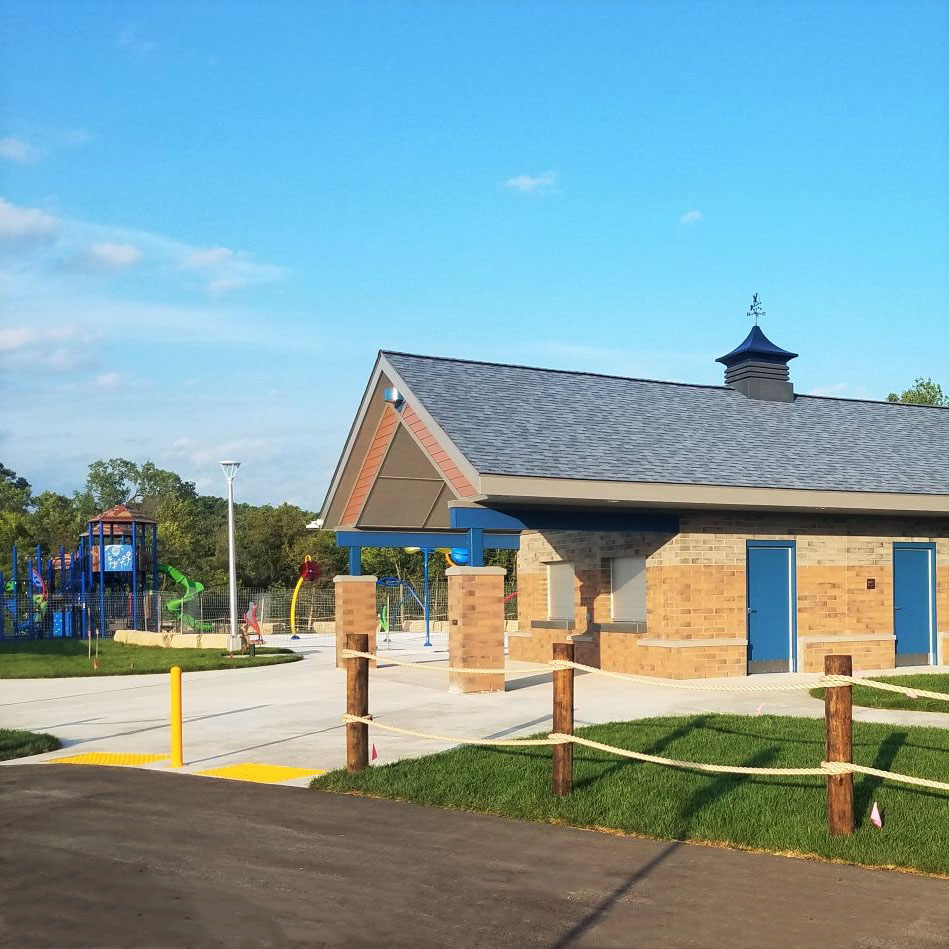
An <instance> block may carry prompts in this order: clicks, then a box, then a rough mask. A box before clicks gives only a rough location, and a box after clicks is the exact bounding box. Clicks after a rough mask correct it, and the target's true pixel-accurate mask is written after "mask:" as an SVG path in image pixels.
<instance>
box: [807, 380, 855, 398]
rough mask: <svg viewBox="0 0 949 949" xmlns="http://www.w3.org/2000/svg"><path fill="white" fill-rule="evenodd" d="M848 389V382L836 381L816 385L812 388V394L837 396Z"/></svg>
mask: <svg viewBox="0 0 949 949" xmlns="http://www.w3.org/2000/svg"><path fill="white" fill-rule="evenodd" d="M846 391H847V383H846V382H835V383H833V384H832V385H829V386H815V387H814V388H813V389H811V391H810V394H811V395H825V396H835V395H840V394H841V393H843V392H846Z"/></svg>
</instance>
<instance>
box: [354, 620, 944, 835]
mask: <svg viewBox="0 0 949 949" xmlns="http://www.w3.org/2000/svg"><path fill="white" fill-rule="evenodd" d="M368 646H369V637H368V634H365V633H350V634H348V636H347V641H346V648H345V649H343V650H342V651H341V653H340V655H341V657H342V658H343V659H344V660H345V664H346V678H347V699H346V714H344V715H343V722H344V723H345V725H346V765H347V769H348V770H349V771H350V772H355V771H360V770H362V769H363V768H366V767H368V765H369V727H370V726H372V727H374V728H380V729H382V730H384V731H388V732H392V733H393V734H396V735H404V736H406V737H412V738H421V739H423V740H428V741H440V742H447V743H450V744H453V745H479V746H485V747H497V748H516V747H531V746H534V747H536V746H550V747H552V748H553V774H552V790H553V793H554V795H555V796H558V797H562V796H565V795H567V794H570V793H571V791H572V786H573V747H574V746H575V745H579V746H581V747H585V748H591V749H594V750H596V751H600V752H603V753H605V754H612V755H617V756H618V757H622V758H629V759H632V760H635V761H642V762H646V763H648V764H654V765H660V766H662V767H668V768H679V769H682V770H688V771H699V772H704V773H709V774H737V775H746V776H751V775H756V776H770V777H823V778H825V779H826V781H827V823H828V829H829V831H830V833H831V834H832V835H834V836H845V835H848V834H851V833H853V829H854V814H853V776H854V774H866V775H870V776H872V777H876V778H880V779H882V780H890V781H897V782H899V783H902V784H908V785H912V786H915V787H922V788H928V789H931V790H935V791H944V792H949V782H946V781H936V780H932V779H930V778H920V777H916V776H914V775H908V774H900V773H899V772H894V771H884V770H881V769H879V768H871V767H867V766H865V765H860V764H855V763H854V762H853V760H852V758H853V686H854V685H862V686H868V687H870V688H879V689H884V690H885V691H889V692H899V693H903V694H906V695H909V696H911V697H914V698H915V697H924V698H930V699H936V700H941V701H945V702H949V694H946V693H943V692H933V691H929V690H926V689H910V688H907V687H905V686H899V685H893V684H892V683H888V682H877V681H875V680H872V679H861V678H857V677H855V676H854V675H853V662H852V658H851V657H850V656H826V657H825V659H824V674H823V675H822V676H815V677H814V679H813V680H811V681H806V682H800V681H797V682H792V683H776V684H775V685H773V686H764V687H762V686H759V685H745V684H736V685H734V686H724V685H720V684H717V683H710V684H704V683H702V682H701V680H678V679H658V678H654V677H650V676H637V675H631V674H628V673H622V672H609V671H607V670H604V669H598V668H596V667H595V666H587V665H584V664H583V663H579V662H575V661H574V660H573V651H574V646H573V644H572V643H554V644H553V659H552V661H551V662H549V663H543V664H537V665H534V666H528V667H524V668H519V669H516V670H510V669H507V668H500V669H495V668H492V669H485V668H478V667H474V668H469V667H467V666H461V667H457V666H432V665H431V664H429V663H417V662H406V661H401V660H393V659H389V658H387V657H382V656H379V655H377V654H375V653H372V652H370V651H369V649H368ZM370 661H382V662H384V663H389V664H391V665H396V666H409V667H412V668H418V669H422V670H424V671H428V672H460V673H464V674H467V675H509V674H510V673H511V672H512V671H514V672H516V673H517V674H518V675H536V674H538V673H547V672H550V673H553V676H552V679H553V730H552V731H551V732H550V733H549V734H548V735H547V736H545V737H542V738H505V739H493V738H481V737H470V736H460V735H441V734H435V733H431V732H423V731H416V730H414V729H409V728H400V727H398V726H395V725H389V724H387V723H384V722H378V721H376V720H375V719H374V718H373V717H372V716H371V715H370V714H369V664H370ZM576 672H584V673H591V674H596V675H602V676H606V677H609V678H615V679H621V680H624V681H627V682H631V683H635V684H640V685H650V686H660V687H666V688H669V687H671V688H687V689H695V690H704V691H714V692H720V691H727V692H761V691H789V690H792V689H812V688H814V687H815V686H819V687H822V688H824V689H825V692H824V721H825V733H826V760H824V761H821V762H820V763H819V764H818V765H815V766H813V767H807V768H753V767H744V766H739V765H724V764H715V763H711V762H702V761H682V760H679V759H676V758H664V757H661V756H658V755H650V754H646V753H645V752H641V751H633V750H632V749H629V748H619V747H617V746H615V745H607V744H604V743H602V742H598V741H593V740H592V739H589V738H583V737H580V736H578V735H575V734H574V733H573V716H574V689H573V686H574V676H575V673H576Z"/></svg>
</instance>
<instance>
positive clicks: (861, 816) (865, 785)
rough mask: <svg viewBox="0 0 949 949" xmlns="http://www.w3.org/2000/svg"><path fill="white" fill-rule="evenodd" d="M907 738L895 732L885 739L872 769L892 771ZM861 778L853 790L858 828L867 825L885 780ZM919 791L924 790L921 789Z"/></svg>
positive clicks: (871, 776) (872, 777)
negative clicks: (874, 802) (873, 804)
mask: <svg viewBox="0 0 949 949" xmlns="http://www.w3.org/2000/svg"><path fill="white" fill-rule="evenodd" d="M907 737H908V736H907V734H906V732H893V733H892V734H891V735H888V736H887V737H886V738H884V739H883V741H882V742H880V744H879V747H878V749H877V753H876V757H875V758H874V759H873V764H872V765H871V767H873V768H879V770H880V771H889V770H891V768H892V766H893V762H894V760H895V759H896V756H897V754H898V753H899V750H900V749H901V748H902V747H903V745H905V744H906V739H907ZM854 777H856V775H855V776H854ZM861 777H862V780H861V781H855V782H854V783H855V787H854V789H853V809H854V817H855V819H856V821H855V822H856V825H857V827H863V826H864V824H866V822H867V820H868V819H869V810H870V806H871V802H872V801H873V799H874V798H875V797H876V793H877V790H878V789H879V788H880V786H881V785H882V784H883V778H878V777H876V776H875V775H872V774H865V775H862V776H861ZM914 790H915V789H914ZM919 790H923V789H922V788H920V789H919Z"/></svg>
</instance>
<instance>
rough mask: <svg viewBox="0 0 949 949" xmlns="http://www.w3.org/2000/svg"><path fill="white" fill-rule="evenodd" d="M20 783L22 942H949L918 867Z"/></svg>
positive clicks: (248, 790) (310, 797)
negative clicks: (906, 869)
mask: <svg viewBox="0 0 949 949" xmlns="http://www.w3.org/2000/svg"><path fill="white" fill-rule="evenodd" d="M0 796H2V798H3V802H4V806H3V812H2V816H0V823H2V826H3V841H4V843H3V861H2V862H3V864H4V867H5V869H6V871H7V872H6V873H5V879H4V885H3V887H2V888H0V943H3V944H4V945H9V946H17V947H32V946H62V947H67V946H70V947H71V946H105V947H113V946H228V947H239V946H315V945H321V946H322V945H333V946H335V945H345V946H412V947H420V946H452V947H476V946H548V947H557V949H564V947H568V946H571V947H572V946H599V947H610V946H613V947H629V946H642V947H650V949H662V947H674V946H675V947H684V946H692V947H713V946H728V947H731V949H759V947H762V946H769V947H774V949H791V947H799V946H835V947H841V949H848V947H854V949H857V947H859V949H895V947H904V946H905V947H914V949H941V947H946V946H949V902H947V899H946V897H947V894H949V882H947V881H945V880H939V879H933V878H927V877H918V876H912V875H910V874H905V873H894V872H889V871H885V870H867V869H864V868H861V867H854V866H848V865H844V864H830V863H819V862H814V861H810V860H789V859H787V858H785V857H777V856H771V855H769V854H757V853H740V852H737V851H733V850H723V849H719V848H714V847H701V846H691V845H689V844H685V843H682V842H680V841H656V840H640V839H635V838H631V837H618V836H613V835H610V834H597V833H590V832H588V831H582V830H573V829H570V828H566V827H556V826H551V825H545V824H532V823H527V822H522V821H515V820H507V819H505V818H500V817H491V816H487V815H481V814H465V813H461V812H457V811H446V810H439V809H437V808H424V807H416V806H413V805H410V804H400V803H398V802H395V801H380V800H370V799H367V798H357V797H345V796H342V795H335V794H326V793H316V792H312V791H305V790H302V789H299V788H289V789H279V790H278V789H274V788H268V787H263V786H260V785H253V784H235V783H230V782H223V781H213V780H210V779H207V778H193V777H192V778H181V777H175V776H172V775H169V774H157V773H154V772H144V771H135V770H119V769H115V768H50V767H28V766H27V767H20V768H7V769H4V770H3V771H0Z"/></svg>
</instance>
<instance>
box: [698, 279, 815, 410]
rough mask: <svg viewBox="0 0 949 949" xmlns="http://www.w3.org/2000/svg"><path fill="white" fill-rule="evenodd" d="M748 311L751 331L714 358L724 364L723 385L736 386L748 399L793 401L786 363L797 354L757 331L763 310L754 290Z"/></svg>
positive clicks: (759, 329)
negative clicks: (733, 345) (751, 322)
mask: <svg viewBox="0 0 949 949" xmlns="http://www.w3.org/2000/svg"><path fill="white" fill-rule="evenodd" d="M748 315H749V316H753V317H754V318H755V325H754V326H753V327H752V328H751V332H750V333H749V334H748V335H747V336H746V337H745V338H744V340H743V341H742V342H741V343H740V344H739V345H738V346H736V347H735V348H734V349H733V350H732V351H731V352H730V353H726V354H725V355H724V356H720V357H719V358H718V359H716V360H715V361H716V362H720V363H722V364H723V365H724V366H725V385H727V386H731V387H732V388H733V389H737V390H738V391H739V392H741V393H742V395H745V396H747V397H748V398H749V399H763V400H765V401H769V402H793V401H794V387H793V386H792V385H791V381H790V373H789V372H788V363H789V362H790V361H791V360H792V359H795V358H797V353H790V352H788V351H787V350H786V349H782V348H781V347H780V346H775V344H774V343H772V342H771V340H770V339H768V337H767V336H765V335H764V333H762V332H761V327H760V326H758V319H759V318H760V317H762V316H764V310H762V309H761V303H760V301H759V300H758V294H757V293H756V294H755V295H754V297H753V298H752V301H751V307H750V309H749V310H748Z"/></svg>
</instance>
